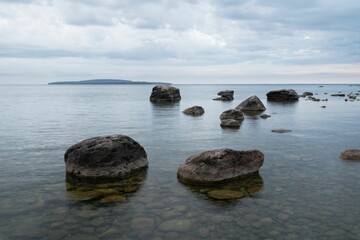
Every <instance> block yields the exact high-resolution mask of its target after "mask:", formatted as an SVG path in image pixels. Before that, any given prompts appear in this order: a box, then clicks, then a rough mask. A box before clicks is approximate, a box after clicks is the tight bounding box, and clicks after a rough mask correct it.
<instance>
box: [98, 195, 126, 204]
mask: <svg viewBox="0 0 360 240" xmlns="http://www.w3.org/2000/svg"><path fill="white" fill-rule="evenodd" d="M125 200H126V198H125V196H123V195H108V196H105V197H103V198H102V199H101V200H100V203H117V202H122V201H125Z"/></svg>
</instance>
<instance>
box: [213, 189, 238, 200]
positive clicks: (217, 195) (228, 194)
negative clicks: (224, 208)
mask: <svg viewBox="0 0 360 240" xmlns="http://www.w3.org/2000/svg"><path fill="white" fill-rule="evenodd" d="M207 195H208V197H210V198H213V199H218V200H226V199H236V198H242V197H244V196H245V194H244V193H243V192H239V191H233V190H226V189H223V190H212V191H210V192H208V193H207Z"/></svg>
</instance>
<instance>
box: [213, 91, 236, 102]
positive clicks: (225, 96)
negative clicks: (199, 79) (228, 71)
mask: <svg viewBox="0 0 360 240" xmlns="http://www.w3.org/2000/svg"><path fill="white" fill-rule="evenodd" d="M218 95H219V96H220V97H218V98H214V99H213V100H218V101H232V100H234V91H233V90H224V91H220V92H218Z"/></svg>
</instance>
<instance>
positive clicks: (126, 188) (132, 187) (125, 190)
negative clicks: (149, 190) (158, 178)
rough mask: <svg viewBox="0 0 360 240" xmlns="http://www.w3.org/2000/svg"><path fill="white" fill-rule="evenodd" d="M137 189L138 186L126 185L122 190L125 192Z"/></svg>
mask: <svg viewBox="0 0 360 240" xmlns="http://www.w3.org/2000/svg"><path fill="white" fill-rule="evenodd" d="M138 189H139V187H138V186H126V187H124V192H125V193H131V192H136V191H137V190H138Z"/></svg>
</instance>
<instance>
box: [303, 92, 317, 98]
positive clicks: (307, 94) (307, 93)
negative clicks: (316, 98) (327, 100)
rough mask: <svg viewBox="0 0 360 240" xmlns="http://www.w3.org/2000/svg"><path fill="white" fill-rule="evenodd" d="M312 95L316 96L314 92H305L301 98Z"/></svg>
mask: <svg viewBox="0 0 360 240" xmlns="http://www.w3.org/2000/svg"><path fill="white" fill-rule="evenodd" d="M312 95H314V94H313V93H312V92H303V94H301V95H300V96H299V97H307V96H312Z"/></svg>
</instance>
